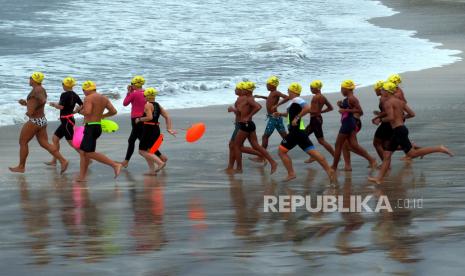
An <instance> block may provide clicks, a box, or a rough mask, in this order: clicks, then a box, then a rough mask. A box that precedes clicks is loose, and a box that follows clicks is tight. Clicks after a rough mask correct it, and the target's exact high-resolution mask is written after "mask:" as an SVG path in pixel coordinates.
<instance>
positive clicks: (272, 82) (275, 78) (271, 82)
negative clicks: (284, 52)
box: [266, 76, 279, 87]
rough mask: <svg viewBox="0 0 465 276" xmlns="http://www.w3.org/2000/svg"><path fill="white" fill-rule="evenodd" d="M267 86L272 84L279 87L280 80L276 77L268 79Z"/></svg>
mask: <svg viewBox="0 0 465 276" xmlns="http://www.w3.org/2000/svg"><path fill="white" fill-rule="evenodd" d="M266 83H267V84H271V85H273V86H274V87H278V85H279V79H278V77H276V76H271V77H269V78H268V80H267V81H266Z"/></svg>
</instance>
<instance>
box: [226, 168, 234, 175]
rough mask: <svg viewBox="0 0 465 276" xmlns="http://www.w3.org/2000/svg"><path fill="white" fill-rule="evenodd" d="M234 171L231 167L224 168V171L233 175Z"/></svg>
mask: <svg viewBox="0 0 465 276" xmlns="http://www.w3.org/2000/svg"><path fill="white" fill-rule="evenodd" d="M234 172H235V171H234V169H233V168H226V169H224V173H226V174H229V175H233V174H234Z"/></svg>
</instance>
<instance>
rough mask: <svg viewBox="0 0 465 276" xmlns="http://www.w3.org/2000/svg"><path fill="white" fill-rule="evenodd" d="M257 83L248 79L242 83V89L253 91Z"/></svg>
mask: <svg viewBox="0 0 465 276" xmlns="http://www.w3.org/2000/svg"><path fill="white" fill-rule="evenodd" d="M255 88H256V87H255V83H254V82H253V81H246V82H244V84H243V85H242V89H244V90H247V91H249V92H253V91H254V90H255Z"/></svg>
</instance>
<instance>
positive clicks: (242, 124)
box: [238, 121, 257, 133]
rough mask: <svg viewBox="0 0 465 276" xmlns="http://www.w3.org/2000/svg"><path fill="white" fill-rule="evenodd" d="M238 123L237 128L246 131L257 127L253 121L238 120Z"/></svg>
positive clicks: (249, 131)
mask: <svg viewBox="0 0 465 276" xmlns="http://www.w3.org/2000/svg"><path fill="white" fill-rule="evenodd" d="M238 124H239V129H240V130H242V131H245V132H247V133H251V132H254V131H255V130H256V129H257V128H256V126H255V123H254V122H253V121H248V122H239V123H238Z"/></svg>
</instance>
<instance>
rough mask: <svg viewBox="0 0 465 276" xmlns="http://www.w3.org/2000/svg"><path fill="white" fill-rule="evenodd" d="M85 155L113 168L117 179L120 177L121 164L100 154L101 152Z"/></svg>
mask: <svg viewBox="0 0 465 276" xmlns="http://www.w3.org/2000/svg"><path fill="white" fill-rule="evenodd" d="M85 155H86V157H87V158H89V159H93V160H95V161H97V162H100V163H103V164H105V165H108V166H110V167H112V168H113V170H114V172H115V178H117V177H118V175H119V173H120V171H121V167H122V165H121V164H120V163H117V162H115V161H113V160H111V159H110V158H108V157H106V156H105V155H104V154H102V153H99V152H86V153H85Z"/></svg>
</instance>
